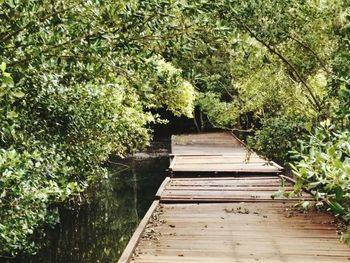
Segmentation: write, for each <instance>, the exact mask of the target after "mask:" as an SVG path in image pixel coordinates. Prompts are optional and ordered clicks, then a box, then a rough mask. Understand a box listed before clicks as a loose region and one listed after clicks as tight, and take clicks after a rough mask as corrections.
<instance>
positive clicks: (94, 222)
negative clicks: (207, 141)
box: [8, 157, 168, 263]
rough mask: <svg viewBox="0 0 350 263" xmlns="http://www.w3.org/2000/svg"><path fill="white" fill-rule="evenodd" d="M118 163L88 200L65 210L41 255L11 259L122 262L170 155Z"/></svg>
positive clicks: (35, 262)
mask: <svg viewBox="0 0 350 263" xmlns="http://www.w3.org/2000/svg"><path fill="white" fill-rule="evenodd" d="M123 163H124V165H127V167H125V166H121V165H117V164H114V165H113V164H112V165H110V167H109V168H108V170H109V178H107V179H101V180H99V181H98V182H96V183H94V185H93V186H92V187H90V189H89V191H88V197H87V199H88V200H89V202H88V204H84V205H82V206H81V207H79V209H64V208H62V209H61V210H60V214H61V223H60V224H58V225H57V226H56V227H55V228H54V229H53V230H48V231H47V236H46V238H45V244H44V247H43V248H42V249H41V250H40V251H39V253H38V254H37V255H36V256H32V257H24V258H20V259H16V260H10V261H8V262H9V263H18V262H23V263H111V262H117V261H118V259H119V257H120V255H121V253H122V252H123V250H124V248H125V246H126V245H127V243H128V240H129V238H130V237H131V235H132V234H133V232H134V230H135V229H136V227H137V225H138V223H139V221H140V220H141V219H142V217H143V216H144V214H145V213H146V212H147V209H148V208H149V206H150V205H151V203H152V201H153V199H154V195H155V193H156V192H157V189H158V187H159V186H160V184H161V183H162V181H163V179H164V178H165V176H166V175H167V173H166V172H165V170H166V168H167V167H168V158H165V157H161V158H150V159H144V160H137V159H130V160H127V161H123Z"/></svg>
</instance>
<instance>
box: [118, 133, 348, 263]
mask: <svg viewBox="0 0 350 263" xmlns="http://www.w3.org/2000/svg"><path fill="white" fill-rule="evenodd" d="M170 169H171V171H172V174H173V176H174V177H173V178H166V180H165V181H164V182H163V184H162V185H161V187H160V189H159V191H158V192H157V194H156V200H155V201H154V202H153V204H152V206H151V208H150V209H149V211H148V212H147V214H146V216H145V217H144V219H143V220H142V221H141V223H140V225H139V227H138V228H137V230H136V231H135V233H134V235H133V237H132V238H131V240H130V242H129V244H128V246H127V248H126V249H125V251H124V253H123V255H122V256H121V258H120V260H119V263H126V262H135V263H151V262H154V263H157V262H158V263H161V262H162V263H166V262H169V263H171V262H192V263H194V262H196V263H197V262H198V263H199V262H222V263H226V262H232V263H233V262H242V263H248V262H266V263H267V262H269V263H270V262H329V263H331V262H350V249H349V248H348V247H347V246H346V245H345V244H343V243H341V242H340V241H339V236H338V235H337V229H336V226H335V225H334V223H333V221H334V218H333V217H332V216H331V215H330V214H327V213H321V212H317V211H310V212H309V213H304V211H302V210H300V209H298V208H297V206H296V204H298V203H299V202H300V201H305V200H312V197H311V196H310V195H309V194H308V193H306V192H304V193H302V194H301V195H300V196H295V197H292V198H286V197H285V193H286V192H288V191H290V190H291V189H292V187H293V181H292V180H290V179H289V178H287V177H285V176H283V175H281V172H282V167H280V166H278V165H277V164H275V163H273V162H267V161H266V160H264V159H262V158H261V157H259V156H257V155H256V154H255V153H247V151H246V149H245V147H244V145H243V144H242V143H241V142H240V141H239V140H238V139H237V138H235V137H234V136H233V135H231V134H229V133H210V134H199V135H181V136H173V138H172V156H171V164H170Z"/></svg>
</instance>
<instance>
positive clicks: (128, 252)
mask: <svg viewBox="0 0 350 263" xmlns="http://www.w3.org/2000/svg"><path fill="white" fill-rule="evenodd" d="M158 205H159V200H155V201H153V203H152V205H151V207H150V208H149V209H148V211H147V213H146V215H145V216H144V217H143V219H142V220H141V222H140V224H139V225H138V227H137V228H136V230H135V232H134V234H133V235H132V237H131V239H130V241H129V243H128V245H127V246H126V248H125V249H124V252H123V254H122V255H121V256H120V259H119V261H118V263H127V262H129V260H130V258H131V256H132V254H133V253H134V251H135V248H136V246H137V244H138V242H139V240H140V238H141V236H142V234H143V232H144V230H145V228H146V225H147V223H148V222H149V219H150V218H151V216H152V214H153V212H154V210H155V209H156V208H157V206H158Z"/></svg>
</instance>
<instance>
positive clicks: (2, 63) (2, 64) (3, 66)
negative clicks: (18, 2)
mask: <svg viewBox="0 0 350 263" xmlns="http://www.w3.org/2000/svg"><path fill="white" fill-rule="evenodd" d="M0 4H2V3H1V0H0ZM0 69H1V71H2V72H5V70H6V63H5V62H1V65H0Z"/></svg>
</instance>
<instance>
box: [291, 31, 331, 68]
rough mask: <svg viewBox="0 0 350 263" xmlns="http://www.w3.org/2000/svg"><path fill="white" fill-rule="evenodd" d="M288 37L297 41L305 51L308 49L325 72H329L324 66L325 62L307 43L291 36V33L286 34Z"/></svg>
mask: <svg viewBox="0 0 350 263" xmlns="http://www.w3.org/2000/svg"><path fill="white" fill-rule="evenodd" d="M287 37H288V38H290V39H292V40H294V41H295V42H297V43H298V44H299V45H300V46H302V47H303V48H304V49H306V50H307V51H309V52H310V53H311V54H312V55H314V57H315V58H316V59H317V60H318V62H320V64H321V66H322V68H323V69H324V70H325V71H326V72H327V73H330V71H329V69H328V68H327V66H326V63H325V62H324V61H323V60H322V59H321V58H320V57H319V56H318V55H317V53H316V52H315V51H314V50H313V49H312V48H311V47H310V46H308V45H306V44H305V43H303V42H301V41H300V40H299V39H297V38H295V37H293V36H291V35H287Z"/></svg>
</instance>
